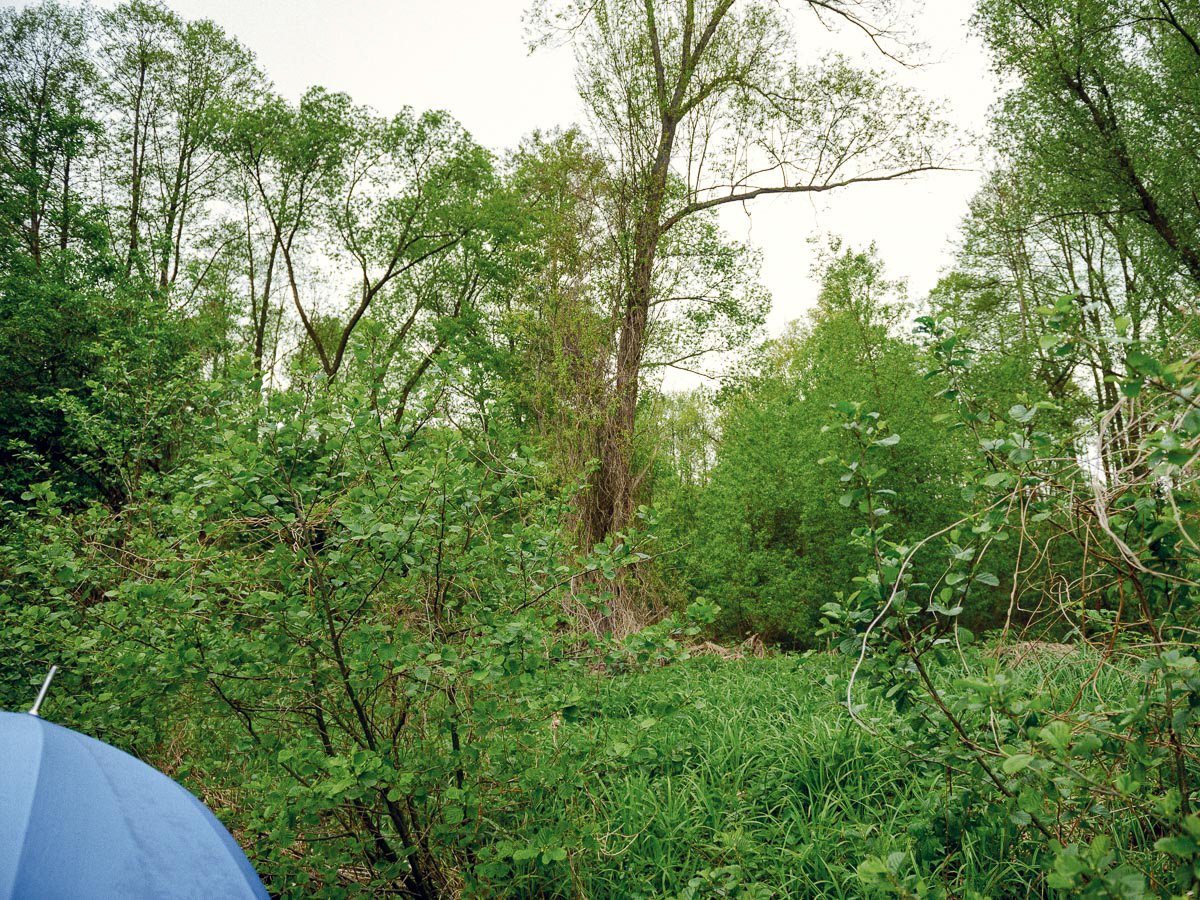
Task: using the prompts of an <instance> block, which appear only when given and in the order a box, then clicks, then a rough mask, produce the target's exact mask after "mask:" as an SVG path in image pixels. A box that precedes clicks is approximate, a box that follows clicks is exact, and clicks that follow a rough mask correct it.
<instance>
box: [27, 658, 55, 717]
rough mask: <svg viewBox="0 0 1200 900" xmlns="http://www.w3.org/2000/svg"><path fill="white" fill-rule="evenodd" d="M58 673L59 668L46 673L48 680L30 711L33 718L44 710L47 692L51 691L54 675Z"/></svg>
mask: <svg viewBox="0 0 1200 900" xmlns="http://www.w3.org/2000/svg"><path fill="white" fill-rule="evenodd" d="M57 671H58V666H51V667H50V671H49V672H47V673H46V680H45V681H43V682H42V689H41V690H40V691H38V695H37V699H36V700H34V701H33V706H32V707H31V708H30V710H29V714H30V715H31V716H36V715H38V710H39V709H41V708H42V701H43V700H45V699H46V692H47V691H48V690H50V682H51V681H53V680H54V673H55V672H57Z"/></svg>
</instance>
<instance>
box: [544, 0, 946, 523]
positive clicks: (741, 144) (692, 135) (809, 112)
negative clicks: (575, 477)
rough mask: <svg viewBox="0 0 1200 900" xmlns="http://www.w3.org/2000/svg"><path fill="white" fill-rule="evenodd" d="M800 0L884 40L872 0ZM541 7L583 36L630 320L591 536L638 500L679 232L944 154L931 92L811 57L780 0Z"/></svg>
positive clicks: (585, 76) (547, 30)
mask: <svg viewBox="0 0 1200 900" xmlns="http://www.w3.org/2000/svg"><path fill="white" fill-rule="evenodd" d="M801 6H802V7H804V8H805V9H807V10H808V11H810V12H812V13H813V14H815V15H817V16H828V17H832V18H834V19H838V20H841V21H842V22H844V23H848V24H849V25H851V26H854V27H856V28H858V29H861V30H862V31H864V32H865V33H866V34H867V35H868V36H869V37H870V38H871V39H872V40H874V41H876V42H878V43H882V42H883V41H884V40H886V37H887V36H886V34H885V32H884V31H883V30H882V29H878V28H875V27H873V26H872V25H871V24H869V23H868V21H867V20H866V18H865V15H866V14H867V13H868V12H869V9H868V6H869V5H868V4H863V3H857V2H849V0H847V2H841V0H828V2H825V0H809V2H805V3H802V4H801ZM532 19H533V22H534V24H535V27H536V28H537V29H538V34H539V35H540V37H541V39H542V40H552V39H554V38H555V37H557V36H560V35H562V34H566V35H568V37H569V38H570V40H572V41H573V42H574V45H575V49H576V59H577V64H578V79H579V84H580V90H581V93H582V95H583V99H584V101H585V103H586V104H587V107H588V110H589V113H590V115H591V118H592V121H593V124H594V125H595V127H596V130H597V132H598V136H599V138H600V140H601V145H602V148H603V150H604V151H605V153H606V155H607V158H608V168H609V177H610V179H611V180H612V182H613V185H614V188H613V190H614V193H615V203H614V220H613V226H614V231H615V233H616V234H617V235H618V246H619V253H620V256H619V267H620V268H619V283H618V288H619V314H620V317H619V325H618V339H617V341H616V350H615V363H614V372H613V383H614V408H613V409H612V410H611V412H610V414H609V415H608V419H607V422H606V433H605V434H604V436H603V445H602V448H601V454H600V463H599V466H598V468H597V470H596V472H595V476H594V477H593V479H592V484H591V490H592V491H593V492H594V493H595V495H596V497H597V500H596V503H597V505H598V515H597V516H596V517H595V518H594V521H593V523H592V525H591V528H590V532H591V533H590V535H589V537H590V538H591V539H592V540H593V541H595V540H599V539H601V538H603V537H604V536H605V535H607V534H608V533H610V532H613V531H619V530H621V529H622V528H624V527H625V526H626V525H627V524H628V522H629V520H630V517H631V515H632V513H633V510H634V503H635V487H636V479H635V476H634V473H633V471H632V468H631V459H632V447H633V434H634V426H635V420H636V414H637V406H638V389H639V382H640V379H641V377H642V373H643V364H644V362H645V358H646V346H647V329H648V325H649V322H650V319H651V310H652V309H653V306H654V302H655V298H656V290H657V288H658V286H659V282H660V280H661V277H662V258H661V251H662V250H663V247H664V245H665V244H666V243H667V242H668V241H669V240H670V239H671V238H672V236H674V235H675V234H676V233H677V232H679V231H681V230H683V229H685V228H686V227H688V225H689V224H690V223H692V222H693V221H694V220H695V217H697V216H698V215H700V214H702V213H704V212H706V211H708V210H712V209H714V208H716V207H718V206H721V205H723V204H728V203H742V202H746V201H749V200H753V199H756V198H759V197H763V196H768V195H772V194H789V193H812V192H822V191H829V190H833V189H835V188H840V187H844V186H847V185H851V184H858V183H866V182H873V181H884V180H890V179H896V178H903V177H907V176H910V175H915V174H917V173H919V172H925V171H930V170H933V169H936V168H938V167H939V166H940V164H941V162H942V159H941V157H940V156H938V155H937V151H936V150H935V143H936V142H935V136H936V132H937V130H938V129H937V127H936V124H935V122H934V119H933V116H932V113H931V111H930V110H929V108H928V107H927V105H926V104H924V103H923V102H922V101H920V100H919V99H918V98H917V97H915V96H914V95H913V94H912V93H910V92H908V91H905V90H902V89H900V88H897V87H895V86H893V85H890V84H888V83H887V81H886V80H885V79H884V78H882V77H881V76H880V75H878V74H877V73H873V72H866V71H860V70H857V69H855V68H854V67H852V66H851V65H850V64H849V63H848V62H846V61H845V60H844V59H841V58H837V57H834V58H831V59H828V60H825V61H823V62H821V63H818V64H816V65H810V66H804V65H801V64H800V63H799V62H798V61H797V60H796V59H795V58H794V56H795V54H794V47H793V40H792V37H791V33H790V31H789V29H788V23H787V19H786V17H785V16H784V14H783V13H782V11H781V10H780V9H779V8H778V7H777V6H776V5H775V4H773V3H768V2H757V0H746V2H737V3H735V2H734V0H707V2H695V0H686V2H685V0H665V2H664V0H643V2H637V0H602V2H583V0H570V2H563V3H554V2H541V3H538V4H537V5H535V7H534V9H533V15H532Z"/></svg>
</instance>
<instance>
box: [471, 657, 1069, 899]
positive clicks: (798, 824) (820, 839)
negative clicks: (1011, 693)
mask: <svg viewBox="0 0 1200 900" xmlns="http://www.w3.org/2000/svg"><path fill="white" fill-rule="evenodd" d="M974 662H975V665H973V666H972V668H975V667H976V666H988V665H991V661H990V660H987V659H984V658H978V659H976V660H975V661H974ZM1039 665H1040V664H1037V663H1027V664H1024V665H1022V666H1021V667H1020V668H1019V669H1017V670H1016V671H1014V672H1013V677H1014V678H1015V679H1017V680H1025V679H1030V680H1036V681H1037V682H1038V683H1041V684H1047V673H1046V672H1045V671H1043V670H1042V669H1041V668H1039ZM1057 665H1058V671H1057V672H1055V673H1054V674H1053V675H1052V676H1051V677H1050V678H1049V679H1048V683H1049V686H1050V689H1053V690H1056V691H1060V692H1061V693H1062V694H1063V695H1064V697H1067V696H1069V695H1074V693H1075V691H1076V690H1078V687H1079V685H1080V684H1081V682H1082V681H1083V678H1084V677H1085V675H1086V673H1087V671H1088V668H1087V663H1086V661H1082V660H1078V659H1076V660H1072V661H1068V662H1059V663H1058V664H1057ZM844 667H845V666H844V660H842V659H839V658H834V657H827V656H810V657H806V658H805V657H797V656H780V657H775V658H770V659H764V660H749V661H745V662H723V661H720V660H715V659H697V660H692V661H689V662H687V663H684V664H680V665H675V666H670V667H666V668H661V669H655V670H651V671H648V672H642V673H635V674H628V675H621V676H617V677H596V678H593V679H591V681H590V682H589V684H588V686H587V688H586V691H585V696H584V699H583V700H581V702H580V703H579V704H578V708H577V709H575V710H572V711H571V712H572V714H571V715H569V716H567V717H565V718H564V720H563V721H561V722H554V723H550V725H549V726H548V727H547V729H546V733H545V734H538V735H532V736H526V737H525V738H523V739H522V740H521V741H520V744H521V746H520V747H519V748H517V749H513V748H510V751H511V753H512V755H511V756H510V757H509V758H510V760H511V761H512V762H513V763H514V766H515V767H516V769H517V770H519V771H515V772H514V776H513V777H514V778H521V777H526V778H528V777H529V773H531V772H532V773H536V772H537V771H538V770H539V768H540V767H544V766H554V765H577V766H578V767H579V772H578V777H577V778H576V779H574V785H573V786H572V789H571V790H569V791H563V790H561V789H559V790H556V791H548V792H546V793H544V794H542V795H540V796H539V800H538V803H537V804H536V806H535V807H530V808H528V809H526V810H525V812H524V816H525V819H524V820H523V821H521V822H514V821H509V822H504V823H497V824H498V825H501V824H502V825H503V826H504V830H505V831H506V832H507V833H508V834H514V833H517V834H522V835H523V836H524V838H525V839H526V840H527V841H528V842H529V844H530V845H531V846H533V847H557V846H561V847H563V848H564V849H565V850H566V851H567V858H566V859H565V860H561V861H558V862H555V861H554V860H546V859H543V858H540V857H535V858H534V859H532V860H528V861H527V862H526V865H525V867H524V869H523V874H522V876H521V877H520V878H517V879H512V880H509V881H508V883H507V884H506V885H505V886H504V888H503V889H504V892H505V893H506V894H507V895H508V896H547V897H549V896H564V897H567V896H574V897H591V898H601V897H628V898H638V897H685V898H693V897H710V896H711V897H718V896H731V897H732V896H736V897H860V896H864V894H865V893H866V888H865V886H864V885H863V883H862V882H861V881H860V880H859V878H858V877H857V874H856V869H857V867H858V865H859V863H861V862H862V861H863V860H864V859H866V858H868V857H871V856H882V857H887V856H888V855H890V854H897V853H899V854H903V867H904V868H905V870H906V871H907V872H910V873H916V874H918V875H919V876H920V877H921V878H923V879H924V880H925V882H926V884H928V885H929V886H931V887H934V888H936V889H938V890H939V892H941V891H944V892H945V893H944V894H943V896H944V895H949V896H954V897H973V896H986V897H1026V896H1030V894H1031V892H1034V893H1036V892H1039V890H1040V889H1038V888H1037V887H1036V885H1037V884H1038V883H1039V882H1040V873H1041V871H1042V868H1043V867H1042V864H1041V862H1040V861H1039V860H1038V859H1037V858H1035V856H1034V854H1035V853H1036V845H1035V844H1033V843H1028V844H1025V843H1024V837H1023V835H1022V832H1021V829H1019V828H1017V827H1015V826H1013V825H1012V823H1010V822H1009V821H1008V817H1007V814H1004V813H1002V812H1001V811H1000V809H999V808H998V807H995V806H992V805H991V803H990V800H989V799H988V797H987V795H986V794H981V793H977V792H973V791H972V790H971V786H969V785H962V784H959V783H956V782H955V781H954V780H953V778H952V777H950V775H949V774H948V773H944V772H940V771H931V770H930V769H928V768H927V767H922V766H920V765H919V764H917V763H915V762H914V761H913V759H912V758H911V757H909V756H907V755H906V754H904V753H903V752H901V751H899V750H897V749H895V748H894V744H895V743H897V742H899V743H902V742H903V733H902V731H901V730H900V724H899V722H898V721H897V720H895V719H893V718H892V717H889V715H888V713H887V712H886V710H884V709H882V708H880V709H876V710H874V712H873V715H874V716H875V718H876V721H877V722H878V725H879V730H880V734H881V735H882V736H883V737H884V738H886V739H881V738H876V737H873V736H872V735H870V734H868V733H866V732H864V731H863V730H862V729H861V728H860V727H858V726H857V725H855V724H854V723H853V722H852V721H851V719H850V717H849V716H848V715H847V714H846V712H845V710H844V708H842V707H841V706H840V705H839V704H838V703H837V700H836V699H835V695H834V693H833V691H832V690H831V689H830V688H829V686H828V685H827V684H826V677H827V676H833V675H837V674H844V672H843V669H844ZM954 668H955V670H957V664H956V665H955V667H954ZM942 674H943V675H944V676H945V677H952V676H953V675H955V674H956V671H951V670H950V669H949V667H947V669H946V671H944V672H943V673H942ZM893 729H894V730H893ZM522 773H524V774H522ZM525 784H526V785H527V784H528V783H527V782H526V783H525ZM490 889H491V890H498V889H500V886H499V885H496V884H493V885H492V886H491V888H490Z"/></svg>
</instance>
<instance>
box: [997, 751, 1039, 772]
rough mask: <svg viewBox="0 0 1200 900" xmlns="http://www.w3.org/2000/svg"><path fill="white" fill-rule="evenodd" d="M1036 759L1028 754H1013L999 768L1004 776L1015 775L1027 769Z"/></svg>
mask: <svg viewBox="0 0 1200 900" xmlns="http://www.w3.org/2000/svg"><path fill="white" fill-rule="evenodd" d="M1036 758H1037V757H1035V756H1033V755H1032V754H1030V753H1014V754H1013V755H1012V756H1010V757H1008V759H1006V760H1004V762H1002V763H1001V764H1000V768H1001V769H1002V770H1003V772H1004V774H1005V775H1016V774H1017V773H1018V772H1021V771H1023V770H1025V769H1027V768H1029V764H1030V763H1032V762H1033V761H1034V760H1035V759H1036Z"/></svg>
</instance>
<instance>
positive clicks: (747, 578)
mask: <svg viewBox="0 0 1200 900" xmlns="http://www.w3.org/2000/svg"><path fill="white" fill-rule="evenodd" d="M835 253H836V255H832V256H831V258H830V260H829V262H828V265H827V268H826V271H825V275H824V284H823V288H822V293H821V300H820V305H819V307H818V310H817V311H816V313H815V314H814V317H813V322H812V324H811V325H810V326H809V327H808V328H807V329H803V330H800V329H796V330H793V331H792V332H791V333H790V334H789V335H788V336H787V337H785V338H784V339H782V340H780V341H778V342H775V343H772V344H768V345H767V347H766V348H764V350H763V351H762V352H761V353H760V355H759V359H758V362H757V365H756V366H755V368H754V370H752V371H751V372H749V373H747V374H746V375H745V376H744V377H743V378H742V379H741V380H740V382H739V383H738V384H737V385H736V386H730V387H726V389H725V391H724V393H723V395H722V396H721V398H720V399H719V403H720V407H721V418H720V430H721V438H720V441H719V443H718V445H717V451H716V460H715V465H714V466H713V468H712V471H711V473H710V474H708V477H707V481H706V483H704V484H703V486H702V487H701V488H699V490H697V491H695V492H694V496H693V498H692V499H691V500H689V503H690V504H691V505H690V507H689V508H690V509H693V510H694V513H693V515H694V519H693V520H692V521H691V522H689V523H688V525H687V526H686V527H684V528H681V529H680V531H679V533H678V534H677V535H675V537H676V539H678V540H679V541H680V542H681V543H682V542H687V543H689V544H690V545H691V546H690V547H689V548H688V550H687V551H686V552H685V553H684V555H683V561H682V564H681V566H682V570H683V575H684V576H685V577H686V578H687V579H688V582H689V583H690V584H691V585H692V587H693V590H694V591H696V592H698V593H700V594H703V595H705V596H708V597H711V598H713V599H714V600H715V601H717V602H718V603H719V604H720V605H721V607H722V608H723V610H724V613H723V616H722V619H721V620H720V623H719V624H720V626H721V628H722V630H724V631H725V632H732V633H741V634H744V633H746V632H759V633H761V634H763V635H764V636H765V637H767V638H768V639H769V640H774V641H781V642H784V643H787V644H791V645H793V646H802V647H808V646H815V645H816V644H817V643H818V642H819V640H820V639H819V638H818V636H817V631H818V629H819V625H820V611H821V608H822V607H823V606H824V604H825V603H827V602H829V601H831V600H833V599H834V597H835V596H836V595H837V594H839V593H841V594H850V593H852V592H853V591H854V590H855V588H854V586H853V584H852V579H853V577H854V576H855V574H856V573H857V572H859V571H860V570H861V568H862V566H863V565H864V563H865V562H866V560H867V558H868V556H869V554H870V552H871V551H870V548H869V547H866V546H864V545H863V544H861V543H859V542H857V541H856V540H855V538H854V534H855V531H856V529H858V528H859V527H860V526H861V525H862V524H863V519H864V514H865V515H866V516H874V515H875V514H876V513H875V511H876V509H881V508H883V506H887V507H889V508H890V510H889V513H890V515H891V518H892V519H893V520H894V527H897V528H899V529H900V530H901V531H902V532H904V533H906V534H910V535H920V534H923V533H925V532H926V531H928V530H936V529H937V528H939V527H941V525H943V524H945V523H946V522H947V521H951V520H953V518H955V517H956V515H957V511H958V505H959V503H960V502H961V500H960V497H959V492H958V484H957V481H956V479H957V475H958V472H959V467H960V465H961V464H960V462H959V459H960V458H961V457H960V454H961V450H960V447H961V444H960V442H958V441H957V440H955V439H954V438H951V439H949V440H947V438H946V435H945V433H944V431H943V430H942V429H941V428H939V427H938V426H936V425H935V424H933V423H931V422H930V420H929V416H930V413H931V411H936V410H937V409H938V407H939V402H938V400H937V398H936V396H935V393H936V392H935V391H934V389H933V388H932V387H931V386H930V385H929V383H928V382H927V381H926V380H925V379H924V377H923V376H924V372H923V368H922V365H921V358H920V351H919V349H918V348H917V347H916V346H915V345H914V344H912V343H911V342H910V341H908V340H905V339H904V338H902V337H899V336H897V335H896V334H895V331H896V329H897V325H898V320H899V318H900V316H901V314H902V307H899V306H894V305H889V304H888V303H887V302H886V300H885V298H886V297H887V295H888V294H889V293H894V292H895V290H896V287H895V285H893V284H891V283H890V282H888V281H887V280H886V279H884V277H883V273H882V266H881V264H880V263H879V261H878V259H877V258H876V257H875V256H874V254H873V253H855V252H853V251H839V250H838V248H835ZM852 400H853V401H854V402H850V401H852ZM847 412H849V413H851V415H852V416H854V417H855V422H857V423H858V424H857V425H855V426H853V427H843V426H844V425H845V420H844V419H843V416H844V414H845V413H847ZM884 419H886V420H887V422H889V423H890V424H891V425H892V427H893V428H894V429H895V432H894V433H889V434H886V435H884V434H881V435H879V437H880V439H881V442H880V443H878V444H877V445H875V446H874V447H873V448H872V456H871V458H870V459H869V460H868V459H865V458H859V454H860V453H861V451H862V450H863V448H864V444H863V443H862V440H863V438H864V437H865V436H866V435H867V432H865V431H863V430H861V429H862V428H865V427H867V426H868V424H869V427H870V428H871V429H874V428H882V427H883V425H882V422H883V420H884ZM873 440H874V438H873V437H871V438H869V439H868V440H867V444H868V445H870V444H871V442H872V441H873ZM826 459H828V460H830V461H832V460H837V459H846V460H847V461H848V462H847V466H848V468H847V469H846V470H845V471H843V470H841V469H839V468H837V467H834V466H831V465H828V464H822V461H823V460H826ZM851 460H852V461H851ZM864 477H865V478H866V479H867V482H868V483H869V485H870V489H871V497H870V500H869V501H868V499H867V493H866V491H865V490H864V486H863V485H862V484H859V481H860V480H861V479H863V478H864ZM838 497H840V498H841V503H833V502H830V501H831V499H834V500H836V499H837V498H838ZM864 504H865V507H864ZM860 507H863V509H860Z"/></svg>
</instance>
